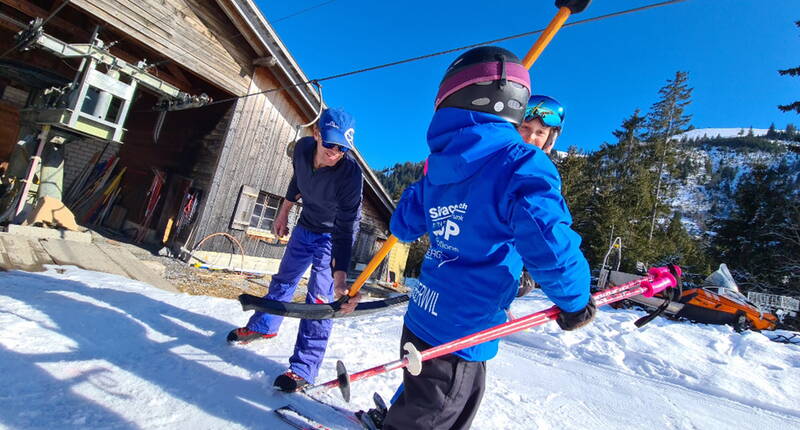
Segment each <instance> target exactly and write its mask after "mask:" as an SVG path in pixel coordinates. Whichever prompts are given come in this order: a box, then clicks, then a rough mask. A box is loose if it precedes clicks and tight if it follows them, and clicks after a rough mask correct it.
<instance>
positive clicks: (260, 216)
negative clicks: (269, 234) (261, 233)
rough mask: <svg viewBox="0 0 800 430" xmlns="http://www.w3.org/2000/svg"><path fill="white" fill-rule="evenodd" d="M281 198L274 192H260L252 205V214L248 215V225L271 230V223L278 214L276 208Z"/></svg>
mask: <svg viewBox="0 0 800 430" xmlns="http://www.w3.org/2000/svg"><path fill="white" fill-rule="evenodd" d="M282 200H283V199H282V198H281V197H278V196H276V195H274V194H270V193H265V192H263V191H262V192H260V193H258V199H256V204H255V206H254V207H253V214H252V216H251V217H250V227H253V228H257V229H261V230H267V231H269V230H271V229H272V223H273V222H274V221H275V216H276V215H277V214H278V208H279V207H280V205H281V201H282Z"/></svg>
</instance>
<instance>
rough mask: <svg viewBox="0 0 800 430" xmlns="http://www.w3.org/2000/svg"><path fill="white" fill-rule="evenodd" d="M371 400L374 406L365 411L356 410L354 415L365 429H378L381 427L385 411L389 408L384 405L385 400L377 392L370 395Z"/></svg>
mask: <svg viewBox="0 0 800 430" xmlns="http://www.w3.org/2000/svg"><path fill="white" fill-rule="evenodd" d="M372 401H373V402H375V407H374V408H372V409H370V410H368V411H366V412H364V411H358V412H356V416H357V417H358V420H359V421H360V422H361V425H362V426H364V428H365V429H367V430H379V429H382V428H383V420H384V419H386V413H387V412H388V411H389V408H387V407H386V402H384V401H383V398H381V396H380V394H378V393H375V394H373V395H372Z"/></svg>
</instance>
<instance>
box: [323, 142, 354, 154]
mask: <svg viewBox="0 0 800 430" xmlns="http://www.w3.org/2000/svg"><path fill="white" fill-rule="evenodd" d="M322 146H324V147H326V148H328V149H333V148H338V149H339V152H341V153H343V154H344V153H346V152H347V151H349V150H350V148H348V147H346V146H342V145H338V144H336V143H328V142H322Z"/></svg>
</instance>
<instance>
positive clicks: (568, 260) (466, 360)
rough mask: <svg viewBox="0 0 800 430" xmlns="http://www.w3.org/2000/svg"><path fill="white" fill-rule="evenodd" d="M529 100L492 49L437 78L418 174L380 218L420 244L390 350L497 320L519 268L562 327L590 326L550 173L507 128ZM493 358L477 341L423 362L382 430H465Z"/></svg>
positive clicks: (515, 67)
mask: <svg viewBox="0 0 800 430" xmlns="http://www.w3.org/2000/svg"><path fill="white" fill-rule="evenodd" d="M529 95H530V78H529V75H528V71H527V69H525V68H524V67H523V66H522V65H521V64H520V62H519V59H518V58H517V57H516V56H515V55H514V54H512V53H511V52H509V51H507V50H505V49H502V48H498V47H491V46H489V47H481V48H475V49H473V50H470V51H468V52H466V53H464V54H463V55H461V56H459V57H458V58H457V59H456V60H455V61H454V62H453V63H452V64H451V65H450V67H449V68H448V70H447V72H446V73H445V76H444V79H443V80H442V83H441V84H440V86H439V94H438V95H437V98H436V102H435V109H436V112H435V114H434V116H433V120H432V121H431V124H430V127H429V129H428V146H429V147H430V156H429V157H428V162H427V169H426V174H425V175H424V177H423V178H422V179H421V180H420V181H418V182H416V183H414V184H413V185H411V186H410V187H409V188H408V189H406V191H405V192H404V193H403V196H402V198H401V200H400V202H399V203H398V205H397V209H396V210H395V212H394V214H393V216H392V219H391V231H392V233H393V234H394V235H395V236H397V237H398V238H399V239H400V240H402V241H406V242H410V241H413V240H415V239H417V238H418V237H420V236H422V235H423V234H425V233H428V234H429V237H430V248H429V249H428V252H427V253H426V255H425V258H424V260H423V263H422V273H421V275H420V278H419V281H420V284H419V287H417V288H415V289H414V291H413V293H412V294H411V300H410V302H409V306H408V311H407V312H406V315H405V320H404V327H403V334H402V340H401V345H403V344H405V342H412V343H413V344H414V345H415V346H416V347H417V348H418V349H419V350H423V349H426V348H429V347H431V346H435V345H439V344H442V343H446V342H449V341H452V340H454V339H458V338H460V337H463V336H466V335H469V334H472V333H475V332H478V331H481V330H484V329H486V328H489V327H492V326H494V325H497V324H501V323H503V322H505V320H506V314H505V312H504V310H505V309H507V308H508V307H509V305H510V303H511V301H512V300H513V299H514V297H515V295H516V293H517V286H518V285H519V277H520V272H521V271H522V267H523V264H524V265H525V266H526V267H527V268H528V270H529V271H530V272H531V274H532V275H533V277H534V278H535V279H536V280H537V281H538V282H540V283H541V285H542V289H543V291H544V292H545V294H547V296H548V297H549V298H550V299H551V300H552V301H553V302H554V303H555V304H556V305H557V306H558V307H559V308H561V310H562V311H563V312H562V313H561V315H560V316H559V318H558V320H557V322H558V324H559V325H560V326H561V327H562V328H563V329H565V330H571V329H575V328H578V327H580V326H582V325H585V324H586V323H588V322H589V321H590V320H591V319H592V318H593V315H594V310H595V308H594V304H593V303H592V302H591V301H590V295H589V266H588V264H587V262H586V259H585V258H584V256H583V254H582V253H581V251H580V249H579V245H580V237H579V236H578V235H577V234H576V233H575V232H574V231H573V230H572V229H571V228H570V225H571V222H572V219H571V216H570V214H569V210H568V209H567V206H566V204H565V202H564V199H563V198H562V196H561V183H560V178H559V175H558V172H557V171H556V169H555V167H554V166H553V163H552V162H551V161H550V160H549V159H548V157H547V155H546V154H545V153H544V152H542V150H540V149H539V148H536V147H534V146H532V145H527V144H525V143H524V142H523V141H522V138H521V137H520V134H519V132H517V130H516V129H515V126H517V125H519V124H520V123H521V122H522V118H523V115H524V112H525V106H526V104H527V103H526V102H527V101H528V97H529ZM497 348H498V341H492V342H486V343H483V344H479V345H475V346H472V347H469V348H465V349H463V350H461V351H458V352H456V353H454V354H451V355H447V356H444V357H440V358H438V359H433V360H429V361H426V362H425V363H424V364H423V366H422V373H421V374H420V375H418V376H412V375H411V374H410V373H408V372H407V371H405V372H404V374H403V386H404V390H403V391H402V392H401V393H400V394H399V396H397V397H396V399H395V401H394V403H393V404H392V406H391V408H390V409H389V412H388V414H387V416H386V418H385V422H384V426H383V428H384V429H408V428H424V429H460V428H468V427H469V426H470V424H471V422H472V419H473V418H474V416H475V413H476V411H477V408H478V406H479V404H480V401H481V398H482V396H483V392H484V386H485V371H486V367H485V362H486V360H488V359H490V358H492V357H494V356H495V354H496V353H497Z"/></svg>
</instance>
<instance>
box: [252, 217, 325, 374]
mask: <svg viewBox="0 0 800 430" xmlns="http://www.w3.org/2000/svg"><path fill="white" fill-rule="evenodd" d="M331 247H332V245H331V234H330V233H314V232H312V231H309V230H307V229H305V228H303V227H301V226H299V225H298V226H296V227H295V228H294V231H293V232H292V236H291V237H290V238H289V243H288V244H287V246H286V253H285V254H284V255H283V259H282V260H281V265H280V268H279V269H278V273H276V274H275V275H274V276H273V277H272V281H271V282H270V283H269V292H268V293H267V295H266V296H264V298H266V299H270V300H278V301H281V302H290V301H292V297H293V296H294V290H295V289H296V288H297V284H298V283H299V282H300V278H301V277H302V275H303V273H305V271H306V269H308V266H309V265H311V275H310V277H309V278H308V294H307V295H306V303H328V302H331V301H333V277H332V275H331ZM281 322H283V317H279V316H276V315H270V314H266V313H263V312H256V313H254V314H253V316H252V317H250V321H249V322H248V323H247V328H249V329H250V330H253V331H257V332H259V333H265V334H269V333H277V332H278V328H280V326H281ZM332 325H333V322H332V321H331V320H300V329H299V330H298V333H297V341H296V342H295V345H294V354H293V355H292V357H291V358H289V368H290V370H291V371H292V372H294V373H295V374H296V375H298V376H301V377H303V379H305V380H306V381H308V382H309V383H311V384H313V383H314V379H315V378H316V377H317V372H318V371H319V367H320V365H321V364H322V359H323V358H324V357H325V348H326V347H327V345H328V337H329V336H330V334H331V326H332Z"/></svg>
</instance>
